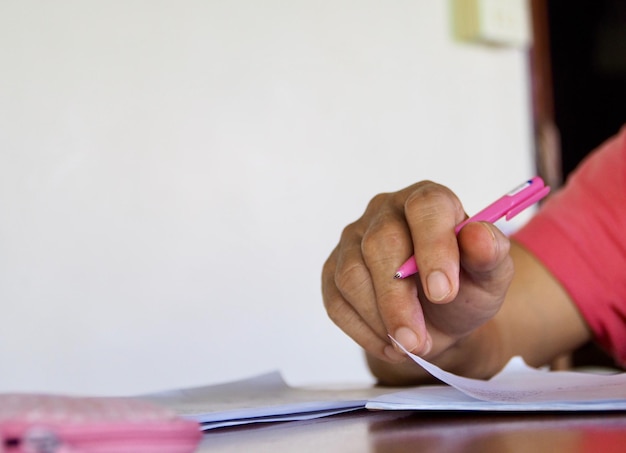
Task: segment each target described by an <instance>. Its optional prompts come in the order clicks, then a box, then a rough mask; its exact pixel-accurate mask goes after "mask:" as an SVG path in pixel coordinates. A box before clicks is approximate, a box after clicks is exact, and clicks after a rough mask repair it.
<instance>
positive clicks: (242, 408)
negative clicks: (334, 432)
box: [140, 371, 389, 430]
mask: <svg viewBox="0 0 626 453" xmlns="http://www.w3.org/2000/svg"><path fill="white" fill-rule="evenodd" d="M386 392H389V389H383V388H374V387H364V388H357V389H355V388H349V387H345V388H337V389H319V388H294V387H290V386H289V385H287V384H286V383H285V381H284V380H283V378H282V377H281V375H280V373H279V372H277V371H274V372H271V373H267V374H263V375H259V376H254V377H251V378H247V379H242V380H238V381H232V382H227V383H223V384H216V385H208V386H203V387H195V388H187V389H177V390H171V391H164V392H158V393H153V394H149V395H141V396H140V398H143V399H147V400H149V401H152V402H154V403H157V404H161V405H163V406H167V407H169V408H170V409H172V410H174V411H176V412H177V413H178V414H179V415H181V416H182V417H185V418H189V419H192V420H196V421H197V422H198V423H201V424H202V427H203V429H204V430H208V429H212V428H220V427H225V426H237V425H242V424H248V423H261V422H275V421H292V420H307V419H311V418H319V417H325V416H328V415H333V414H337V413H341V412H347V411H353V410H358V409H364V408H365V403H366V402H367V400H368V399H369V398H372V397H374V396H377V395H380V394H382V393H386Z"/></svg>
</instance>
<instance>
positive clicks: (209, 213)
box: [0, 0, 533, 394]
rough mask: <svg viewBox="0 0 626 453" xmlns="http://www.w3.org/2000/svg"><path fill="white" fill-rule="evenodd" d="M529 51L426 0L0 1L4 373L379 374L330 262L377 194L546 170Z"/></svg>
mask: <svg viewBox="0 0 626 453" xmlns="http://www.w3.org/2000/svg"><path fill="white" fill-rule="evenodd" d="M527 73H528V68H527V64H526V54H525V51H524V50H520V49H499V48H489V47H482V46H477V45H469V44H464V43H459V42H455V40H454V39H453V37H452V30H451V17H450V11H449V4H448V2H445V1H432V0H397V1H396V0H394V1H389V0H315V1H312V0H266V1H263V2H260V1H256V0H213V1H208V0H178V1H149V0H112V1H86V0H57V1H54V2H50V1H44V0H42V1H33V0H1V1H0V306H1V307H2V320H3V322H2V328H1V331H0V391H16V390H21V391H55V392H71V393H92V394H134V393H140V392H148V391H155V390H160V389H165V388H172V387H183V386H191V385H201V384H209V383H216V382H221V381H225V380H230V379H236V378H242V377H247V376H250V375H254V374H257V373H261V372H265V371H269V370H274V369H279V370H281V371H282V372H283V375H284V376H285V378H286V379H287V381H288V382H289V383H292V384H294V385H300V384H309V383H328V382H345V381H350V382H367V381H369V379H370V377H369V374H368V373H367V370H366V368H365V365H364V363H363V359H362V356H361V352H360V351H359V349H358V348H357V347H356V346H355V345H354V344H353V343H352V342H351V340H349V339H348V338H347V337H345V336H344V335H343V334H342V333H341V332H340V331H339V330H338V329H337V328H336V327H335V326H334V325H333V324H332V323H331V322H330V321H329V320H327V318H326V314H325V312H324V309H323V306H322V302H321V296H320V271H321V267H322V263H323V261H324V260H325V258H326V257H327V255H328V254H329V252H330V251H331V249H332V248H333V247H334V245H335V244H336V242H337V239H338V238H339V234H340V232H341V229H342V228H343V226H345V225H346V224H347V223H348V222H351V221H353V220H354V219H356V218H357V217H358V216H359V215H360V214H361V213H362V212H363V210H364V208H365V205H366V203H367V201H368V200H369V199H370V198H371V196H373V195H374V194H375V193H377V192H380V191H389V190H395V189H399V188H401V187H403V186H405V185H408V184H410V183H412V182H414V181H417V180H420V179H426V178H427V179H433V180H436V181H439V182H442V183H445V184H448V185H450V186H451V187H452V188H453V189H454V190H455V191H457V192H458V193H459V194H460V195H461V196H462V199H463V200H464V201H465V204H466V208H467V210H468V212H470V213H471V212H474V211H476V210H478V209H479V208H480V207H482V206H481V205H482V204H485V203H487V202H489V201H491V199H492V198H494V197H495V196H499V195H501V193H502V192H505V191H507V190H509V189H511V188H513V187H514V186H516V185H517V184H519V183H520V182H521V181H522V180H523V179H525V178H528V177H529V176H532V174H533V163H532V150H531V128H530V108H529V87H528V80H527V78H528V77H527Z"/></svg>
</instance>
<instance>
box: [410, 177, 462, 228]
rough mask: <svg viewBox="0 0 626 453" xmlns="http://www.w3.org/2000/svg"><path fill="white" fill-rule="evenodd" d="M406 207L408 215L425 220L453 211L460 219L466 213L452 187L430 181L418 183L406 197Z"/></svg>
mask: <svg viewBox="0 0 626 453" xmlns="http://www.w3.org/2000/svg"><path fill="white" fill-rule="evenodd" d="M404 209H405V212H406V213H407V215H408V216H411V217H412V218H417V219H419V220H423V221H433V220H437V219H439V218H440V217H441V216H442V215H443V214H446V213H452V214H453V216H454V217H455V219H457V220H458V221H460V220H461V219H463V218H464V216H465V213H464V211H463V206H462V205H461V202H460V201H459V199H458V198H457V197H456V196H455V195H454V193H452V192H451V191H450V189H448V188H446V187H444V186H442V185H440V184H436V183H433V182H430V181H427V182H424V183H422V184H420V185H418V186H417V187H416V188H415V190H413V191H412V192H411V193H410V194H409V195H408V196H407V198H406V201H405V203H404Z"/></svg>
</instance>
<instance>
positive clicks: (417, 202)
mask: <svg viewBox="0 0 626 453" xmlns="http://www.w3.org/2000/svg"><path fill="white" fill-rule="evenodd" d="M465 218H466V215H465V213H464V211H463V208H462V205H461V202H460V201H459V199H458V198H457V197H456V196H455V195H454V194H453V193H452V192H451V191H450V190H449V189H447V188H446V187H444V186H441V185H438V184H435V183H432V182H429V181H425V182H421V183H417V184H414V185H412V186H409V187H407V188H405V189H403V190H400V191H398V192H394V193H388V194H380V195H377V196H376V197H374V198H373V199H372V201H371V202H370V204H369V205H368V207H367V209H366V211H365V213H364V214H363V216H362V217H361V218H360V219H358V220H357V221H356V222H354V223H352V224H350V225H348V226H347V227H346V228H345V229H344V231H343V233H342V236H341V239H340V241H339V244H338V245H337V247H336V248H335V249H334V250H333V252H332V253H331V255H330V256H329V258H328V260H327V261H326V263H325V265H324V268H323V272H322V293H323V298H324V304H325V307H326V310H327V312H328V315H329V317H330V318H331V319H332V320H333V321H334V322H335V323H336V324H337V325H338V326H339V327H340V328H341V329H342V330H343V331H344V332H345V333H346V334H348V335H349V336H350V337H352V338H353V339H354V340H355V341H356V342H357V343H358V344H359V345H360V346H361V347H363V349H364V350H365V352H366V354H367V357H368V363H369V365H370V368H371V369H372V371H373V372H374V374H375V375H376V376H378V377H379V379H381V380H382V381H385V382H386V383H408V382H414V381H419V380H420V379H421V378H423V373H421V371H420V370H416V369H415V367H414V366H413V365H414V364H411V363H408V362H407V361H406V357H405V356H404V355H402V354H401V353H399V352H398V351H397V350H395V349H394V347H393V346H392V345H391V343H390V341H389V338H388V335H389V334H391V335H393V336H394V338H396V340H398V341H399V342H400V343H401V344H402V345H403V346H404V347H405V348H406V349H408V350H409V351H411V352H413V353H415V354H418V355H421V356H423V357H424V358H426V359H428V360H431V361H434V362H435V363H438V364H439V365H441V366H444V367H446V368H447V369H449V370H455V371H457V372H459V373H460V374H465V375H471V376H474V377H488V376H489V375H491V374H493V373H495V372H497V371H498V370H499V367H501V366H502V365H503V364H504V362H506V360H507V359H508V357H510V355H511V354H513V353H521V352H522V351H523V352H524V353H525V354H526V357H525V358H527V360H528V358H530V362H531V363H532V362H537V361H538V360H544V359H545V360H550V359H551V358H552V357H547V356H548V355H556V354H559V353H560V352H563V351H565V350H567V348H569V347H572V346H571V345H576V344H578V342H580V341H582V339H584V338H588V336H589V332H588V330H587V329H586V326H585V325H584V322H583V321H582V319H581V318H580V316H579V315H578V312H577V311H576V310H575V308H574V307H573V304H572V303H571V300H569V297H568V296H567V294H566V293H565V292H564V291H563V290H562V289H561V288H560V286H559V285H558V283H557V282H556V281H555V280H554V279H553V278H552V277H551V275H550V274H549V273H548V272H547V271H546V270H545V269H543V268H542V267H541V265H540V264H539V263H538V262H537V261H535V260H534V259H533V258H532V257H529V256H526V255H528V254H527V253H526V252H525V251H523V250H522V249H521V248H520V247H517V246H515V247H513V250H511V244H510V242H509V240H508V238H506V237H505V236H504V235H503V234H502V233H501V232H500V231H499V230H498V229H497V228H496V227H494V226H493V225H491V224H488V223H482V222H480V223H470V224H468V225H467V226H465V227H464V228H463V229H462V230H461V231H460V232H459V234H458V235H456V234H455V233H454V227H455V226H456V225H457V224H459V223H460V222H461V221H463V220H464V219H465ZM510 251H511V253H510ZM413 254H414V255H415V258H416V261H417V265H418V267H419V269H420V272H419V273H418V274H417V275H415V276H412V277H409V278H406V279H404V280H398V279H394V278H393V276H394V273H395V271H396V270H397V268H398V267H399V266H400V265H401V264H402V263H403V262H404V261H405V260H406V259H407V258H408V257H409V256H411V255H413ZM518 262H519V264H521V265H522V269H521V270H520V269H518V270H517V272H514V268H515V267H516V266H517V267H519V266H518ZM518 274H519V275H518ZM529 275H531V276H533V278H529V277H528V276H529ZM515 280H518V281H525V282H526V286H525V287H520V286H519V284H516V283H515ZM531 287H532V288H535V289H533V291H530V289H531ZM527 291H528V294H533V295H534V296H533V297H535V299H536V300H533V301H528V297H527V295H526V294H525V293H526V292H527ZM547 295H549V296H551V297H552V298H551V299H548V298H547V297H546V296H547ZM505 299H506V300H507V303H506V305H507V307H506V309H504V308H503V309H502V310H501V307H503V303H504V302H505ZM509 300H510V301H509ZM537 300H538V301H539V302H538V301H537ZM520 301H523V303H521V302H520ZM523 304H528V306H525V305H523ZM535 305H539V308H537V309H538V310H541V311H543V312H546V313H548V314H550V316H551V318H550V319H552V318H554V320H555V321H556V320H559V322H558V324H561V322H560V321H562V320H563V317H565V318H566V319H567V320H569V322H570V323H571V326H572V329H569V328H564V329H561V328H558V329H554V328H552V331H553V332H556V334H553V333H552V334H548V335H546V334H545V332H544V331H539V332H537V331H536V330H537V329H543V328H544V327H545V326H544V321H545V319H543V320H536V319H533V318H532V317H529V316H527V315H525V312H529V310H532V309H533V307H534V306H535ZM519 311H521V312H522V313H518V312H519ZM521 323H524V324H523V328H522V329H521V333H520V336H519V338H515V339H514V340H513V341H512V340H511V338H510V333H511V332H517V331H518V330H520V329H519V327H520V326H521ZM509 324H510V325H509ZM560 332H563V334H562V335H561V334H560ZM530 335H535V338H534V339H532V338H529V339H528V341H527V340H526V337H527V336H530ZM542 337H546V338H547V339H549V340H550V341H551V342H552V344H551V345H549V346H544V347H542V346H541V345H537V348H538V351H534V350H532V349H529V348H527V347H525V343H527V344H534V341H533V340H536V339H537V338H542Z"/></svg>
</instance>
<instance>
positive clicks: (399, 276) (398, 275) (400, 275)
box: [393, 272, 402, 279]
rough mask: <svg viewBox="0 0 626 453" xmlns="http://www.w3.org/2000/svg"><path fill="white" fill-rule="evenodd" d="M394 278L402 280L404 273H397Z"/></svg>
mask: <svg viewBox="0 0 626 453" xmlns="http://www.w3.org/2000/svg"><path fill="white" fill-rule="evenodd" d="M393 278H396V279H398V278H402V272H396V275H394V276H393Z"/></svg>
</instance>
